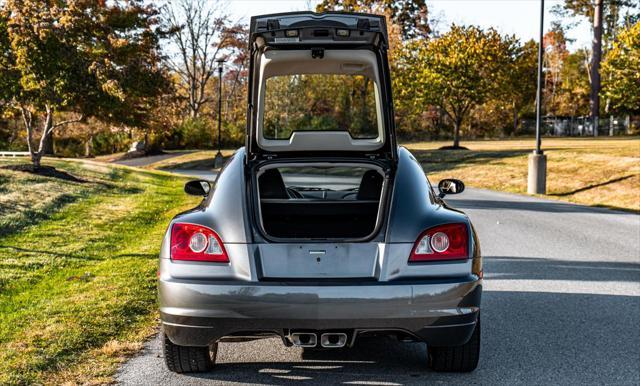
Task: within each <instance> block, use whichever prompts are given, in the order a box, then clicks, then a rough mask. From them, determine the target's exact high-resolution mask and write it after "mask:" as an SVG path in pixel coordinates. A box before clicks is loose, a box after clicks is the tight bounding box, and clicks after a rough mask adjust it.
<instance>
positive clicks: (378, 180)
mask: <svg viewBox="0 0 640 386" xmlns="http://www.w3.org/2000/svg"><path fill="white" fill-rule="evenodd" d="M382 180H383V178H382V176H381V175H380V173H378V172H377V171H375V170H368V171H367V172H366V173H364V175H363V176H362V181H360V188H358V196H357V198H358V200H378V199H380V193H381V192H382Z"/></svg>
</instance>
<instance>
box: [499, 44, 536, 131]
mask: <svg viewBox="0 0 640 386" xmlns="http://www.w3.org/2000/svg"><path fill="white" fill-rule="evenodd" d="M512 60H513V62H512V65H511V66H509V69H508V70H507V71H504V73H505V75H506V79H505V83H504V85H505V87H504V91H505V94H506V97H507V98H508V100H509V101H510V102H511V109H512V113H513V131H512V134H515V132H516V131H517V130H518V125H519V122H520V114H521V113H522V111H523V110H524V109H525V108H526V107H528V106H531V105H532V104H533V103H534V102H535V100H536V88H537V87H536V81H535V79H536V77H537V76H538V44H537V43H536V42H535V41H533V40H529V41H528V42H526V43H525V44H524V45H522V46H517V47H516V48H515V53H514V56H513V59H512Z"/></svg>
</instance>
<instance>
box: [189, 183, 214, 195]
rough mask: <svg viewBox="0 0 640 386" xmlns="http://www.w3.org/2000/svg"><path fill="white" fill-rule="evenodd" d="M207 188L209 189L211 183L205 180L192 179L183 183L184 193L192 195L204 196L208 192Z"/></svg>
mask: <svg viewBox="0 0 640 386" xmlns="http://www.w3.org/2000/svg"><path fill="white" fill-rule="evenodd" d="M209 190H211V185H209V182H207V181H205V180H194V181H189V182H187V183H186V184H184V191H185V193H187V194H189V195H192V196H203V197H206V196H207V195H208V194H209Z"/></svg>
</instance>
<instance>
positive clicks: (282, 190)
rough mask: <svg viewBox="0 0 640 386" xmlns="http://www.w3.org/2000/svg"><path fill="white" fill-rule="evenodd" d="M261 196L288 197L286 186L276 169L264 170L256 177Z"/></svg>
mask: <svg viewBox="0 0 640 386" xmlns="http://www.w3.org/2000/svg"><path fill="white" fill-rule="evenodd" d="M258 186H259V187H260V197H261V198H289V194H287V187H286V186H285V184H284V180H283V179H282V174H280V171H279V170H278V169H268V170H265V172H264V173H262V175H260V177H259V178H258Z"/></svg>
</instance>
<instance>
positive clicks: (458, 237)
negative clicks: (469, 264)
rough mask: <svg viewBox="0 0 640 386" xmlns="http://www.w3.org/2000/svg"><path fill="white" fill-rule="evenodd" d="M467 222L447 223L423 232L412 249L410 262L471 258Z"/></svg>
mask: <svg viewBox="0 0 640 386" xmlns="http://www.w3.org/2000/svg"><path fill="white" fill-rule="evenodd" d="M468 245H469V236H468V234H467V226H466V225H465V224H446V225H439V226H437V227H433V228H430V229H427V230H426V231H424V232H422V234H421V235H420V237H418V239H417V240H416V243H415V244H414V245H413V249H412V250H411V256H410V257H409V261H410V262H417V261H435V260H461V259H468V258H469V247H468Z"/></svg>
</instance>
